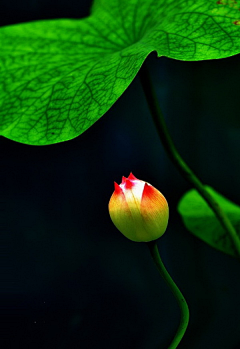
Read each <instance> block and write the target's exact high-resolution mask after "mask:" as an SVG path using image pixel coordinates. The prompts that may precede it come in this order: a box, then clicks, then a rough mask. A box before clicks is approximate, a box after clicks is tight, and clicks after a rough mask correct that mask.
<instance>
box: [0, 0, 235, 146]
mask: <svg viewBox="0 0 240 349" xmlns="http://www.w3.org/2000/svg"><path fill="white" fill-rule="evenodd" d="M238 21H239V22H238ZM238 24H240V11H239V6H238V5H237V2H236V1H234V0H233V1H231V0H228V1H227V0H225V1H224V0H222V1H217V2H216V1H215V0H214V1H213V0H208V1H206V0H178V1H176V0H149V1H148V0H96V1H95V2H94V3H93V6H92V13H91V16H89V17H88V18H85V19H81V20H73V19H59V20H42V21H36V22H30V23H24V24H17V25H11V26H6V27H2V28H0V43H1V50H0V134H2V135H3V136H5V137H7V138H10V139H12V140H16V141H18V142H22V143H27V144H33V145H45V144H52V143H57V142H62V141H66V140H69V139H72V138H74V137H77V136H78V135H80V134H81V133H83V132H84V131H85V130H87V129H88V128H89V127H90V126H91V125H92V124H93V123H94V122H96V121H97V120H98V119H99V118H100V117H101V116H102V115H103V114H105V113H106V112H107V111H108V110H109V108H110V107H111V106H112V105H113V104H114V103H115V102H116V100H117V99H118V98H119V97H120V96H121V94H122V93H123V92H124V91H125V90H126V88H127V87H128V86H129V84H130V83H131V82H132V80H133V79H134V77H135V76H136V74H137V72H138V71H139V69H140V67H141V65H142V63H143V62H144V60H145V59H146V57H147V56H148V55H149V54H150V53H151V52H152V51H156V52H157V55H158V56H159V57H160V56H166V57H171V58H174V59H179V60H188V61H195V60H204V59H214V58H224V57H228V56H231V55H234V54H237V53H239V52H240V26H239V25H238Z"/></svg>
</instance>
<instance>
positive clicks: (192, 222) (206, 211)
mask: <svg viewBox="0 0 240 349" xmlns="http://www.w3.org/2000/svg"><path fill="white" fill-rule="evenodd" d="M205 188H206V189H207V191H208V192H209V193H210V194H211V195H212V196H213V198H214V199H215V200H216V202H218V204H219V206H220V207H221V208H222V209H223V211H224V212H225V214H226V215H227V216H228V218H229V219H230V221H231V222H232V224H233V226H234V227H235V229H236V231H237V234H238V235H239V236H240V206H237V205H236V204H234V203H233V202H231V201H229V200H228V199H226V198H225V197H224V196H222V195H220V194H219V193H217V192H216V191H215V190H214V189H212V188H211V187H207V186H206V187H205ZM178 212H179V213H180V215H181V216H182V219H183V222H184V224H185V226H186V228H187V229H188V230H189V231H190V232H191V233H192V234H194V235H195V236H197V237H198V238H200V239H201V240H203V241H205V242H206V243H207V244H209V245H210V246H212V247H214V248H216V249H217V250H220V251H222V252H224V253H227V254H230V255H231V256H234V257H238V255H237V253H236V252H235V248H234V245H233V243H232V240H231V238H230V237H229V234H228V233H226V231H225V230H224V229H223V228H222V226H221V224H220V223H219V221H218V220H217V218H216V217H215V214H214V213H213V211H212V210H211V209H210V208H209V206H208V205H207V203H206V202H205V200H204V199H203V198H202V197H201V196H200V194H199V193H198V192H197V191H196V190H195V189H192V190H189V191H188V192H187V193H186V194H184V195H183V197H182V198H181V200H180V201H179V204H178Z"/></svg>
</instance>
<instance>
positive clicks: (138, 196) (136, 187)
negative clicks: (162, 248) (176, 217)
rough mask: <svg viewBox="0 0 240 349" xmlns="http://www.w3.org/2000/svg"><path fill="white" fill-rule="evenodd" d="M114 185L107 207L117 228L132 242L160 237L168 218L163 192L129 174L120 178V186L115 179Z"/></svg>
mask: <svg viewBox="0 0 240 349" xmlns="http://www.w3.org/2000/svg"><path fill="white" fill-rule="evenodd" d="M114 186H115V190H114V193H113V194H112V196H111V199H110V201H109V205H108V209H109V214H110V217H111V220H112V222H113V224H114V225H115V226H116V228H117V229H118V230H119V231H120V232H121V233H122V234H123V235H124V236H125V237H126V238H128V239H130V240H132V241H138V242H148V241H153V240H156V239H158V238H159V237H161V236H162V235H163V234H164V232H165V230H166V228H167V224H168V217H169V209H168V203H167V200H166V199H165V197H164V196H163V195H162V193H160V191H158V190H157V189H156V188H154V187H153V186H152V185H151V184H149V183H147V182H144V181H141V180H139V179H137V178H136V177H135V176H134V175H133V174H132V173H131V174H130V175H129V176H128V178H125V177H123V178H122V183H121V184H120V185H118V184H117V183H115V182H114Z"/></svg>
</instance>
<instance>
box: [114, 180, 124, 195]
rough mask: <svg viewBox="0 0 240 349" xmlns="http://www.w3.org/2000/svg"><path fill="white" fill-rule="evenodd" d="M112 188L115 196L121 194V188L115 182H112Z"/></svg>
mask: <svg viewBox="0 0 240 349" xmlns="http://www.w3.org/2000/svg"><path fill="white" fill-rule="evenodd" d="M114 188H115V194H120V193H122V189H121V187H120V186H119V185H118V184H117V183H116V182H114Z"/></svg>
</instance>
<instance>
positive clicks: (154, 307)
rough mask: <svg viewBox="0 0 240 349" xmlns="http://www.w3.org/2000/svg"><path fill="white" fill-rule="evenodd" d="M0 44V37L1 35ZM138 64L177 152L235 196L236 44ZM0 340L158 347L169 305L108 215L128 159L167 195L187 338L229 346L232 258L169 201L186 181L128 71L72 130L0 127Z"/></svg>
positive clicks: (68, 4)
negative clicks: (187, 223)
mask: <svg viewBox="0 0 240 349" xmlns="http://www.w3.org/2000/svg"><path fill="white" fill-rule="evenodd" d="M90 4H91V1H90V0H85V1H80V0H79V1H77V0H61V1H58V2H57V5H56V3H55V2H53V1H50V0H48V1H47V0H44V1H43V0H41V1H40V0H24V1H21V2H20V1H18V0H15V1H14V0H0V5H1V6H0V8H1V11H0V25H1V26H3V25H8V24H13V23H20V22H25V21H30V20H36V19H48V18H49V19H53V18H82V17H84V16H87V15H88V13H89V7H90ZM0 45H1V43H0ZM148 64H149V67H150V70H151V73H152V76H153V80H154V84H155V87H156V90H157V94H158V97H159V101H160V104H161V108H162V110H163V113H164V115H165V118H166V122H167V124H168V126H169V129H170V132H171V134H172V137H173V139H174V141H175V143H176V146H177V148H178V149H179V151H180V153H181V154H182V156H183V158H184V159H185V160H186V162H187V163H188V164H189V165H190V167H191V168H192V169H193V170H194V171H195V172H196V173H197V174H198V176H199V177H200V178H201V180H202V181H203V182H204V183H206V184H208V185H211V186H213V187H214V188H215V189H216V190H217V191H219V192H221V193H222V194H223V195H225V196H226V197H228V198H229V199H231V200H232V201H234V202H236V203H237V204H240V199H239V193H240V183H239V178H240V155H239V154H240V137H239V135H240V117H239V116H240V109H239V90H240V88H239V81H240V58H239V56H235V57H231V58H227V59H223V60H215V61H205V62H204V61H203V62H181V61H175V60H172V59H167V58H159V59H157V58H156V56H155V54H152V55H151V56H150V57H149V59H148ZM0 141H1V154H2V156H1V158H2V165H1V175H2V180H1V184H2V188H1V191H2V193H3V195H1V196H2V199H3V200H1V201H3V204H4V205H3V229H2V231H3V234H1V235H2V238H1V240H2V244H1V245H2V247H1V254H2V256H3V257H4V258H3V263H1V269H2V271H1V275H2V277H1V287H0V292H1V294H0V299H1V332H2V333H1V340H3V342H4V343H3V344H2V346H1V348H13V349H22V348H24V349H25V348H31V349H34V348H42V349H55V348H57V349H80V348H81V349H88V348H89V349H95V348H96V349H108V348H112V349H118V348H119V349H120V348H121V349H122V348H124V349H130V348H131V349H132V348H134V349H135V348H137V349H157V348H163V349H164V348H167V346H168V345H169V343H170V341H171V339H172V337H173V335H174V334H175V331H176V329H177V326H178V322H179V309H178V306H177V303H176V301H175V299H174V297H173V296H172V294H171V293H170V291H169V290H168V288H167V287H166V285H165V284H164V282H163V281H162V279H161V278H160V277H159V275H158V274H157V271H156V269H155V266H154V265H153V263H152V261H151V258H150V255H149V252H148V250H147V247H146V246H145V244H141V243H133V242H130V241H129V240H127V239H126V238H124V237H123V236H122V235H121V234H120V233H119V232H118V231H117V229H116V228H115V227H114V225H113V224H112V222H111V220H110V218H109V214H108V209H107V205H108V201H109V199H110V196H111V194H112V192H113V181H116V182H118V183H120V182H121V176H122V175H124V176H128V175H129V173H130V171H132V172H133V173H134V175H135V176H136V177H138V178H140V179H143V180H146V181H148V182H150V183H151V184H152V185H154V186H155V187H157V188H158V189H159V190H160V191H162V192H163V194H164V195H165V196H166V198H167V200H168V202H169V206H170V221H169V227H168V229H167V232H166V234H165V235H164V236H163V237H162V238H161V239H160V240H159V248H160V252H161V255H162V259H163V261H164V263H165V265H166V267H167V269H168V270H169V272H170V274H171V275H172V277H173V279H174V280H175V281H176V283H177V285H178V286H179V287H180V289H181V290H182V292H183V294H184V296H185V298H186V299H187V302H188V304H189V308H190V324H189V328H188V330H187V333H186V335H185V337H184V339H183V341H182V343H181V344H180V345H179V348H180V349H181V348H184V349H190V348H191V349H212V348H218V349H239V348H240V298H239V294H240V277H239V275H240V265H239V262H238V261H237V260H235V259H233V258H232V257H230V256H227V255H224V254H222V253H220V252H218V251H216V250H214V249H212V248H211V247H209V246H208V245H206V244H205V243H203V242H201V241H200V240H198V239H197V238H195V237H194V236H192V235H191V234H190V233H189V232H187V231H186V229H185V228H184V226H183V224H182V222H181V219H180V217H179V215H178V214H177V212H176V205H177V203H178V201H179V199H180V197H181V195H182V194H183V193H184V192H185V191H186V190H188V189H189V188H190V186H189V184H188V183H186V182H185V181H184V180H183V179H182V177H181V176H180V174H179V173H178V171H177V170H176V169H175V168H174V166H173V165H172V163H171V162H170V160H169V159H168V158H167V156H166V155H165V153H164V150H163V148H162V145H161V143H160V140H159V139H158V136H157V133H156V130H155V128H154V125H153V122H152V120H151V117H150V114H149V111H148V108H147V105H146V101H145V98H144V95H143V92H142V89H141V85H140V81H139V79H138V77H137V78H136V79H135V80H134V81H133V83H132V84H131V85H130V87H129V88H128V89H127V90H126V92H125V93H124V94H123V95H122V97H121V98H120V99H119V100H118V101H117V102H116V103H115V105H114V106H113V107H112V108H111V109H110V110H109V111H108V112H107V113H106V114H105V115H104V116H103V117H102V118H101V119H100V120H99V121H98V122H97V123H96V124H94V125H93V126H92V127H91V128H90V129H89V130H87V131H86V132H85V133H84V134H83V135H81V136H79V137H78V138H76V139H74V140H71V141H68V142H63V143H59V144H55V145H50V146H42V147H36V146H28V145H24V144H20V143H17V142H13V141H11V140H8V139H5V138H3V137H2V138H1V139H0Z"/></svg>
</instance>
